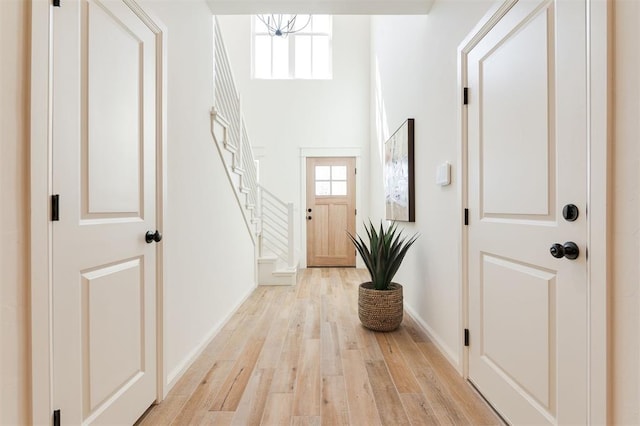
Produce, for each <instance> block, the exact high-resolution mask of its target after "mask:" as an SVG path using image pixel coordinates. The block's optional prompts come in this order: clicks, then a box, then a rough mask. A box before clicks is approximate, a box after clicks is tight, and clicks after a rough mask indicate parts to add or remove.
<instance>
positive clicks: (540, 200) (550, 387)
mask: <svg viewBox="0 0 640 426" xmlns="http://www.w3.org/2000/svg"><path fill="white" fill-rule="evenodd" d="M585 3H586V2H585V1H580V0H556V1H552V0H547V1H540V0H521V1H518V2H515V4H514V5H513V7H511V9H509V10H508V12H507V13H506V14H505V15H504V16H503V17H502V18H501V19H500V20H499V21H498V22H497V23H496V24H495V25H494V26H493V27H492V28H491V29H490V30H489V31H488V33H487V34H486V35H485V36H484V37H483V38H482V39H481V40H480V41H479V42H478V44H477V45H476V46H475V47H474V48H473V49H472V50H471V51H470V52H469V54H468V56H467V76H468V86H469V89H468V90H469V94H468V107H467V108H468V161H469V163H468V166H469V210H470V212H469V227H468V238H469V239H468V242H469V246H468V247H469V257H468V262H469V270H468V273H469V327H470V341H469V343H470V348H469V380H471V381H472V382H473V383H474V385H475V386H476V387H477V388H478V389H479V390H480V391H481V392H482V394H483V395H484V396H485V397H486V398H487V400H489V401H490V402H491V404H492V405H493V406H494V407H495V408H496V409H497V410H498V411H499V412H500V413H501V414H502V416H503V417H504V418H505V419H506V420H507V421H508V422H509V423H511V424H586V419H587V417H586V416H587V331H588V330H587V326H588V324H587V291H588V288H587V260H586V251H587V250H586V246H585V244H586V241H587V220H586V210H587V209H586V201H587V200H586V194H587V169H586V164H587V107H586V105H587V101H586V100H587V91H586V87H587V84H586V81H587V80H586V77H587V75H586V64H587V61H586V53H585V52H586V46H587V44H586V4H585ZM569 205H573V206H575V207H571V206H569ZM565 206H567V207H566V208H565ZM563 211H565V213H566V216H567V218H565V214H563ZM576 212H577V214H578V216H577V219H576V218H575V217H574V216H575V214H576ZM574 219H575V220H574ZM566 243H569V244H566ZM571 243H575V245H576V247H577V248H578V250H579V253H576V252H575V248H574V247H573V246H572V244H571ZM576 254H578V255H577V257H575V255H576ZM560 256H562V257H560Z"/></svg>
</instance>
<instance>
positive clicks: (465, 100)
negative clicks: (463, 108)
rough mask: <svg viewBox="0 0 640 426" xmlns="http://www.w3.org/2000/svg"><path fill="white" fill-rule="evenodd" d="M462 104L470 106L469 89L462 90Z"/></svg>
mask: <svg viewBox="0 0 640 426" xmlns="http://www.w3.org/2000/svg"><path fill="white" fill-rule="evenodd" d="M462 104H463V105H469V88H468V87H465V88H464V89H462Z"/></svg>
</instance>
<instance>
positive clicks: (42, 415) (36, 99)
mask: <svg viewBox="0 0 640 426" xmlns="http://www.w3.org/2000/svg"><path fill="white" fill-rule="evenodd" d="M123 1H124V2H125V3H126V4H127V5H129V6H130V7H131V8H132V9H133V10H135V11H136V13H138V15H139V16H140V17H141V19H142V20H143V22H144V23H145V24H146V25H147V27H148V28H149V29H150V30H151V31H152V32H153V33H154V34H155V38H156V43H157V44H156V54H157V57H156V58H157V59H156V72H157V74H156V79H157V82H159V83H160V84H158V85H157V88H158V89H157V93H156V104H157V106H158V107H159V110H158V114H157V119H158V122H157V127H156V132H157V148H156V149H157V154H156V193H157V200H156V215H157V219H156V220H157V227H158V229H165V223H166V222H165V217H166V209H165V206H166V203H167V185H166V176H167V170H166V168H167V161H166V154H167V149H166V147H167V143H166V142H167V141H166V134H167V133H166V123H167V117H166V111H167V108H166V96H165V95H166V93H167V72H166V70H167V60H166V58H167V47H166V43H167V28H166V26H165V25H164V24H163V23H162V21H160V19H158V18H157V16H155V15H154V14H153V13H151V12H150V11H148V10H147V9H146V8H145V7H142V6H141V5H139V4H138V3H136V2H135V0H123ZM62 3H63V4H62V7H64V2H62ZM54 9H55V8H54V7H53V6H52V5H51V2H50V1H38V0H34V1H32V2H31V77H30V79H31V93H30V107H31V110H30V112H31V116H30V132H31V135H30V142H29V144H30V171H29V173H30V182H29V188H30V197H29V200H30V218H29V224H30V228H29V234H30V235H29V242H30V246H29V253H30V259H29V260H30V281H31V286H30V306H31V326H30V329H31V336H30V339H31V348H30V353H31V374H30V376H31V392H30V395H31V422H32V424H51V416H52V412H53V409H54V407H53V380H52V375H53V369H52V356H53V351H52V344H53V335H52V315H53V311H52V299H51V298H52V267H53V264H52V255H53V253H52V228H53V227H52V222H51V221H50V220H49V218H50V214H49V212H50V201H49V200H50V196H51V194H52V148H53V146H52V125H53V123H52V118H51V117H52V104H51V102H52V89H53V87H52V86H53V77H52V62H53V61H52V59H53V46H52V44H51V43H52V37H51V32H52V28H53V13H54V12H55V10H54ZM156 262H157V263H156V277H157V280H156V357H157V367H156V375H157V379H156V382H157V389H156V401H157V402H159V401H161V400H162V399H163V398H164V397H165V393H166V384H165V378H166V374H165V371H164V369H165V366H164V360H163V353H164V339H163V334H164V333H163V330H164V329H163V318H164V315H163V306H164V302H163V288H164V281H163V277H164V274H165V264H164V248H163V244H157V245H156Z"/></svg>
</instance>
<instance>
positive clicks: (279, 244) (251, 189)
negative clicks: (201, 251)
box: [211, 18, 295, 268]
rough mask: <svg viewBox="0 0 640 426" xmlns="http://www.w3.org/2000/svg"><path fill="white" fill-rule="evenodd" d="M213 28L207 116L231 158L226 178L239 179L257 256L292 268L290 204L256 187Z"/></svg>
mask: <svg viewBox="0 0 640 426" xmlns="http://www.w3.org/2000/svg"><path fill="white" fill-rule="evenodd" d="M214 27H215V37H214V38H215V41H214V43H215V44H214V45H215V67H214V73H215V79H214V80H215V90H214V105H215V107H214V109H213V111H212V113H211V115H212V119H213V121H212V133H213V134H214V139H216V142H218V139H217V138H216V134H215V132H214V130H213V128H214V123H217V125H219V126H222V128H223V129H224V132H223V134H224V136H223V137H222V138H221V139H222V140H221V141H220V142H221V144H223V145H224V148H226V149H227V150H228V151H229V152H231V153H232V154H233V161H232V164H231V165H230V167H229V166H227V174H228V176H229V180H230V182H232V184H233V179H232V178H231V171H232V172H235V173H236V174H238V175H240V187H239V188H235V185H234V188H235V193H236V198H237V199H238V203H239V204H240V207H241V210H242V212H243V215H244V218H245V221H246V223H247V227H249V228H251V224H253V225H254V227H253V229H254V232H256V231H257V233H258V239H259V253H260V256H263V255H266V254H267V251H271V252H272V253H273V254H274V255H276V256H277V257H278V258H280V259H282V260H283V261H284V262H286V264H287V266H288V267H290V268H293V267H294V266H295V265H294V233H293V204H292V203H285V202H284V201H282V200H280V199H279V198H278V197H276V196H275V195H274V194H273V193H271V192H269V191H268V190H266V189H265V188H263V187H262V186H260V185H259V183H258V182H259V179H258V168H257V165H256V161H255V157H254V155H253V149H252V148H251V142H250V139H249V135H248V132H247V128H246V125H245V122H244V118H243V114H242V102H241V99H240V95H239V93H238V89H237V86H236V83H235V80H234V78H233V72H232V70H231V64H230V62H229V55H228V54H227V49H226V47H225V44H224V40H223V38H222V33H221V31H220V25H219V24H218V20H217V18H216V19H215V22H214ZM219 148H220V146H219ZM223 158H224V157H223ZM223 161H224V160H223ZM229 169H231V171H230V170H229ZM241 194H244V195H245V203H244V205H242V204H243V203H242V202H241ZM252 238H253V236H252Z"/></svg>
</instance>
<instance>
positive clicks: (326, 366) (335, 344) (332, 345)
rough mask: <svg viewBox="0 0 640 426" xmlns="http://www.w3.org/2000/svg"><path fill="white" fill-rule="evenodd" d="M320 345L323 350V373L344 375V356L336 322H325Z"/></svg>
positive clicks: (325, 374) (326, 374) (324, 374)
mask: <svg viewBox="0 0 640 426" xmlns="http://www.w3.org/2000/svg"><path fill="white" fill-rule="evenodd" d="M320 346H321V350H322V355H321V359H322V366H321V369H322V375H323V376H342V358H341V357H340V342H339V341H338V326H337V325H336V323H335V322H332V323H329V322H323V323H322V330H321V337H320Z"/></svg>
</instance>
